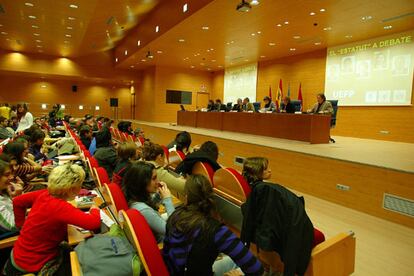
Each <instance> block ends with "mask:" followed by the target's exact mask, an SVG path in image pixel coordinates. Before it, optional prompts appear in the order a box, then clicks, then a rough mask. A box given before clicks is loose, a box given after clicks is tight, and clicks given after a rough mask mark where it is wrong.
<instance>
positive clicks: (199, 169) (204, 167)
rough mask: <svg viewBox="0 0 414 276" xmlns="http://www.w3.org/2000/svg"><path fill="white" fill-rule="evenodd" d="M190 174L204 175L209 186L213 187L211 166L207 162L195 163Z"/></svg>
mask: <svg viewBox="0 0 414 276" xmlns="http://www.w3.org/2000/svg"><path fill="white" fill-rule="evenodd" d="M192 174H202V175H205V176H206V177H207V178H208V179H209V180H210V183H211V185H212V186H213V187H214V180H213V177H214V170H213V168H212V167H211V165H210V164H209V163H207V162H197V163H195V164H194V166H193V171H192Z"/></svg>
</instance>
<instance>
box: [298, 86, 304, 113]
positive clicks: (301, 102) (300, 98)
mask: <svg viewBox="0 0 414 276" xmlns="http://www.w3.org/2000/svg"><path fill="white" fill-rule="evenodd" d="M298 100H299V101H300V111H303V98H302V83H300V84H299V93H298Z"/></svg>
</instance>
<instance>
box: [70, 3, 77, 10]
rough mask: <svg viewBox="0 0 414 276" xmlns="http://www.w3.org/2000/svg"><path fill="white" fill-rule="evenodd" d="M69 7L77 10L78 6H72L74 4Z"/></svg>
mask: <svg viewBox="0 0 414 276" xmlns="http://www.w3.org/2000/svg"><path fill="white" fill-rule="evenodd" d="M69 7H70V8H72V9H77V8H78V6H77V5H74V4H70V5H69Z"/></svg>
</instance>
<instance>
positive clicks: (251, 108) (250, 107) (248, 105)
mask: <svg viewBox="0 0 414 276" xmlns="http://www.w3.org/2000/svg"><path fill="white" fill-rule="evenodd" d="M243 111H246V112H249V111H250V112H254V111H255V110H254V105H253V104H252V103H251V102H250V99H249V98H244V100H243Z"/></svg>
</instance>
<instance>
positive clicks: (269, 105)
mask: <svg viewBox="0 0 414 276" xmlns="http://www.w3.org/2000/svg"><path fill="white" fill-rule="evenodd" d="M263 102H264V106H263V111H272V112H273V111H276V105H275V103H274V102H273V101H272V99H271V98H270V97H268V96H266V97H264V98H263Z"/></svg>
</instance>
